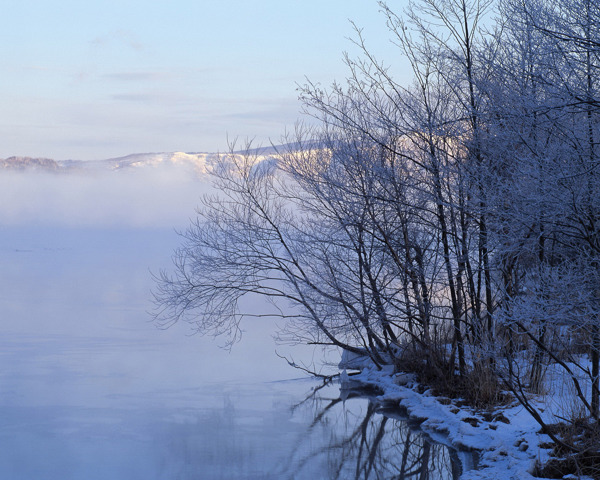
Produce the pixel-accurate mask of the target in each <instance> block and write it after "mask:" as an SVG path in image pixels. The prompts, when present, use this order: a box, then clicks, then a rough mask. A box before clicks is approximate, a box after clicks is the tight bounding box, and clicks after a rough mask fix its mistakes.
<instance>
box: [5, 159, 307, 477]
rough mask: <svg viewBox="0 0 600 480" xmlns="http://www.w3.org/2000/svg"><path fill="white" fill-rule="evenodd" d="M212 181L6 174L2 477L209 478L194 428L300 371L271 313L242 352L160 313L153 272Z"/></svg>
mask: <svg viewBox="0 0 600 480" xmlns="http://www.w3.org/2000/svg"><path fill="white" fill-rule="evenodd" d="M208 190H209V186H208V183H207V182H206V181H205V180H199V179H197V178H193V177H190V175H189V174H188V173H187V172H185V171H179V170H177V169H172V170H168V169H153V170H146V171H137V172H133V171H132V172H101V173H97V174H94V175H90V174H79V173H78V174H68V175H56V174H48V173H32V172H25V173H10V172H2V175H0V230H1V232H2V233H1V234H0V264H1V265H2V275H0V311H1V312H2V316H1V317H0V328H1V330H2V335H0V478H11V479H31V478H45V479H71V478H72V479H79V478H81V479H83V478H85V479H91V478H98V479H100V478H102V479H106V478H113V479H118V478H123V479H125V478H127V479H129V478H144V479H150V478H205V477H203V476H202V474H201V473H199V472H198V471H197V469H194V468H188V467H189V465H188V466H186V465H187V463H190V462H192V463H194V462H193V459H189V458H187V457H186V455H187V454H186V448H187V447H186V442H187V440H186V435H187V436H188V437H189V436H190V435H191V434H190V432H189V429H190V428H191V427H188V426H186V425H190V422H191V424H198V422H200V421H202V419H205V418H212V417H214V411H218V412H221V413H222V411H223V408H225V406H226V405H227V402H229V400H227V399H228V398H229V399H230V398H232V397H235V396H237V397H243V400H242V404H241V405H238V409H239V408H240V406H243V408H245V409H250V410H258V411H262V410H268V409H270V408H271V407H272V405H273V402H274V401H276V399H277V398H279V397H280V396H281V395H282V393H281V392H277V391H274V392H270V391H269V390H268V389H267V390H265V389H262V390H261V391H260V392H255V394H254V395H246V394H245V393H243V392H246V391H247V390H248V388H253V387H249V386H251V385H255V384H257V383H260V384H264V382H269V381H278V380H285V379H290V378H295V377H298V376H299V374H298V372H297V371H295V370H294V369H291V368H290V367H289V366H288V365H287V364H286V362H284V361H283V360H281V359H279V358H278V357H277V356H276V354H275V350H276V348H279V349H281V347H277V346H276V345H275V343H274V341H273V338H272V334H273V332H274V325H273V322H272V321H269V320H256V321H253V322H252V324H251V325H250V324H248V325H245V326H244V328H245V330H246V331H245V334H244V339H243V341H242V342H241V343H239V344H237V345H235V346H234V348H233V349H232V351H231V352H228V351H226V350H223V349H220V348H219V347H218V344H219V341H218V340H217V341H215V340H214V339H212V338H205V337H202V336H200V335H192V333H193V332H192V331H191V330H190V329H189V327H188V326H187V325H175V326H174V327H173V328H170V329H168V330H160V329H158V328H156V326H155V325H154V324H153V323H152V322H151V318H152V317H151V315H150V314H149V313H148V312H149V311H150V310H151V309H152V308H153V304H152V295H151V289H152V288H153V280H152V275H151V272H158V271H159V270H160V269H163V268H166V269H169V268H170V264H171V254H172V252H173V249H174V248H176V247H177V246H178V245H179V243H180V240H181V239H180V237H179V236H178V235H177V233H176V231H175V230H177V229H179V230H181V229H184V228H185V227H186V226H187V224H188V222H189V219H190V218H192V217H193V216H194V215H195V208H196V206H197V205H198V204H199V201H200V197H201V195H202V194H203V193H205V192H207V191H208ZM257 308H260V307H257ZM284 351H285V348H284ZM243 385H245V387H243ZM303 388H304V387H303ZM215 409H216V410H215ZM211 412H213V413H211ZM186 432H187V433H186ZM192 436H194V435H192ZM194 438H195V440H194V442H195V445H196V446H195V447H194V448H196V449H198V448H199V449H200V450H202V448H205V447H203V446H202V445H205V446H206V445H209V444H210V443H211V441H212V440H211V438H210V435H209V436H208V437H206V438H203V439H198V438H197V436H194ZM178 442H179V443H180V444H181V445H180V447H181V451H179V450H177V448H175V449H174V447H173V444H177V443H178ZM198 442H200V445H198ZM206 448H208V446H206ZM227 448H228V447H227ZM169 452H170V453H169ZM186 462H187V463H186ZM259 463H260V462H259ZM177 472H179V473H177ZM182 472H184V473H182ZM185 472H188V473H185ZM175 473H177V475H181V476H179V477H173V476H172V475H174V474H175ZM198 475H200V476H199V477H198ZM209 478H210V477H209ZM213 478H221V477H220V476H219V475H217V476H215V477H213ZM222 478H227V477H226V476H225V477H222Z"/></svg>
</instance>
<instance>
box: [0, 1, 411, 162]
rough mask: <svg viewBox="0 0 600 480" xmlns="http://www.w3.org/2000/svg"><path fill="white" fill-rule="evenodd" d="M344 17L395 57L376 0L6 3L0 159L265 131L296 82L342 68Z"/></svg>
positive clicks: (96, 153)
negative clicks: (360, 27) (352, 21)
mask: <svg viewBox="0 0 600 480" xmlns="http://www.w3.org/2000/svg"><path fill="white" fill-rule="evenodd" d="M404 4H405V1H403V0H395V1H391V2H390V6H392V8H396V9H397V10H401V9H402V7H403V5H404ZM349 19H352V20H354V21H355V22H356V23H357V24H358V25H360V26H362V27H363V28H364V33H365V36H366V37H367V39H368V40H369V42H370V44H371V45H373V48H374V50H376V51H377V52H381V54H382V55H385V56H386V60H388V61H393V60H394V56H399V53H398V52H397V50H396V49H394V48H393V47H392V46H391V44H390V43H389V40H388V36H387V34H386V32H385V20H384V18H383V16H382V15H381V13H380V12H379V7H378V6H377V2H376V1H375V0H255V1H248V0H211V1H208V0H171V1H168V2H167V1H163V0H160V1H152V0H144V1H138V0H3V1H2V27H1V29H0V64H1V65H2V66H3V69H2V75H0V109H1V111H2V120H1V121H0V138H1V139H2V141H1V142H0V158H5V157H8V156H11V155H27V156H45V157H50V158H55V159H84V160H86V159H101V158H109V157H116V156H122V155H127V154H129V153H134V152H155V151H188V152H191V151H218V150H220V151H222V150H225V149H226V147H227V143H226V140H227V136H229V137H230V138H233V137H236V136H239V137H241V138H245V137H256V139H257V140H258V141H261V142H263V143H267V142H268V138H272V139H273V140H275V141H276V140H278V139H279V137H280V135H281V134H282V133H283V131H284V129H285V127H286V126H288V127H290V126H292V125H293V123H294V121H295V119H297V118H298V116H299V113H298V112H299V109H300V105H299V103H298V101H297V92H296V83H303V82H304V78H305V76H307V77H309V78H310V79H311V80H313V81H317V82H321V83H323V84H330V83H331V81H333V80H334V79H337V80H341V79H343V78H344V77H345V74H346V67H345V65H344V64H343V62H342V52H343V51H345V50H349V51H350V52H352V51H353V49H352V45H351V43H350V42H349V40H348V39H347V38H348V37H350V36H353V29H352V26H351V24H350V22H349Z"/></svg>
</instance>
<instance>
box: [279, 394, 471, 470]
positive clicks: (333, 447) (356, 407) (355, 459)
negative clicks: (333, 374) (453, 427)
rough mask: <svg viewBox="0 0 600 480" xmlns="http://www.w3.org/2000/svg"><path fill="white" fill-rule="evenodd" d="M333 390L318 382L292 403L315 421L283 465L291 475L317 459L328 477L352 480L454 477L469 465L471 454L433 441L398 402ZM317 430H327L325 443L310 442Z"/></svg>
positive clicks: (320, 431) (318, 433) (321, 433)
mask: <svg viewBox="0 0 600 480" xmlns="http://www.w3.org/2000/svg"><path fill="white" fill-rule="evenodd" d="M336 390H337V389H336V388H335V387H333V386H325V385H323V386H321V387H318V388H316V389H315V390H314V391H313V392H312V393H311V395H309V396H308V397H307V398H306V399H305V400H304V401H303V402H301V403H300V404H298V405H296V406H295V407H294V410H298V409H309V410H312V411H311V412H310V414H311V415H312V418H313V421H312V423H311V424H310V427H309V431H308V432H307V435H306V436H305V437H303V438H302V440H301V441H300V442H299V444H298V445H297V448H296V449H295V451H294V453H293V454H292V457H291V458H290V462H289V464H288V465H286V468H285V473H286V474H287V475H289V476H290V478H304V477H303V471H304V470H305V469H307V468H308V469H310V467H309V466H313V467H314V465H315V463H321V464H324V467H325V468H326V470H327V472H328V475H327V478H330V479H356V480H358V479H360V480H367V479H398V480H403V479H406V480H434V479H452V480H456V479H458V478H460V476H461V474H462V471H463V465H464V464H466V466H467V468H469V467H472V464H473V463H474V461H473V458H472V456H471V454H469V453H466V452H459V451H458V450H456V449H453V448H451V447H449V446H447V445H445V444H442V443H438V442H435V441H433V440H432V439H431V438H430V437H429V436H428V435H427V434H426V433H424V432H423V431H421V430H420V429H419V428H418V425H417V424H416V423H415V422H411V421H410V420H409V419H408V418H407V416H406V415H404V414H403V412H402V411H401V410H400V408H399V407H393V408H392V407H391V406H389V405H387V406H385V405H382V404H381V403H380V402H377V401H376V400H375V397H374V396H373V392H364V391H363V392H357V391H354V392H344V391H342V392H341V395H340V396H332V393H333V392H335V391H336ZM336 393H340V392H339V390H338V391H337V392H336ZM369 393H370V394H369ZM295 413H297V412H295ZM308 414H309V412H306V415H308ZM315 435H317V436H318V435H329V441H328V442H324V443H326V444H328V445H327V446H326V447H324V448H323V446H322V445H323V439H322V438H321V442H318V441H317V442H313V440H311V438H314V436H315ZM306 442H310V443H311V445H310V446H309V448H306V445H304V443H306ZM319 445H320V446H319ZM311 447H312V448H311ZM307 450H308V453H306V452H307ZM461 460H462V461H461ZM469 464H470V465H469Z"/></svg>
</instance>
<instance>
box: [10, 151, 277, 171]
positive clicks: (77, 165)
mask: <svg viewBox="0 0 600 480" xmlns="http://www.w3.org/2000/svg"><path fill="white" fill-rule="evenodd" d="M222 157H223V154H219V153H206V152H202V153H185V152H166V153H135V154H131V155H127V156H124V157H118V158H109V159H106V160H92V161H84V160H52V159H49V158H33V157H16V156H15V157H9V158H6V159H0V170H10V171H36V172H53V173H71V172H94V171H135V170H137V169H145V170H147V169H156V168H169V167H176V168H183V169H186V170H189V171H190V172H191V173H194V174H196V175H200V176H202V175H205V174H207V173H209V172H210V171H211V170H212V168H214V166H215V165H216V164H217V163H218V161H219V159H220V158H222ZM268 157H269V155H268V153H267V152H264V153H263V154H262V155H257V157H256V160H258V161H260V160H264V159H266V158H268Z"/></svg>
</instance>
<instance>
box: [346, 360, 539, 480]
mask: <svg viewBox="0 0 600 480" xmlns="http://www.w3.org/2000/svg"><path fill="white" fill-rule="evenodd" d="M344 376H345V375H344ZM402 377H406V374H397V375H392V373H391V371H389V370H387V371H386V370H382V371H377V370H375V369H364V370H363V371H362V372H361V373H359V374H358V375H356V376H353V377H351V378H352V380H351V381H356V382H360V383H363V384H367V385H372V386H375V387H379V388H380V389H382V390H383V392H384V393H383V394H382V395H380V396H379V397H377V398H378V400H380V401H382V402H386V403H389V402H396V401H397V402H399V404H400V405H401V406H402V407H404V408H406V409H407V411H408V414H409V415H410V417H411V418H414V419H416V420H419V421H422V424H421V428H422V429H423V430H424V431H425V432H427V433H428V434H430V435H431V436H432V437H433V438H434V439H435V440H436V441H442V442H444V441H445V442H446V443H448V442H449V443H450V444H451V445H453V446H454V447H456V448H459V449H463V450H477V451H479V452H481V453H480V458H479V462H478V466H477V469H476V470H470V471H467V472H465V473H464V474H463V476H462V477H461V479H462V480H483V479H486V480H489V479H506V480H513V479H514V480H526V479H534V478H536V477H534V476H533V475H532V474H531V472H532V471H533V469H534V466H535V463H536V462H541V463H545V462H546V461H547V460H548V458H549V452H550V450H548V449H543V448H541V447H540V444H544V443H548V442H550V438H549V437H548V436H547V435H543V434H539V433H538V432H539V430H540V427H539V425H538V424H537V423H536V422H535V420H534V419H533V418H532V417H531V416H530V415H529V413H527V411H526V410H525V409H524V408H523V407H521V406H520V405H517V406H508V407H502V408H501V409H499V411H498V412H497V414H496V415H494V416H493V418H494V419H492V420H491V421H486V420H484V418H483V415H482V413H480V412H476V411H473V410H470V409H468V408H466V407H464V406H460V408H459V407H457V401H456V400H454V401H450V402H448V405H444V404H443V403H447V402H445V401H442V402H441V401H440V399H439V398H437V397H435V396H433V395H432V394H431V392H430V391H426V392H424V393H418V392H417V391H416V389H415V387H416V384H414V383H411V382H408V383H407V384H406V386H402V385H398V384H397V383H404V382H403V381H399V380H402ZM346 378H347V377H346ZM500 411H501V413H502V416H500V415H499V412H500ZM488 418H489V417H488ZM506 420H508V423H505V422H506ZM538 480H539V479H538Z"/></svg>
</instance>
